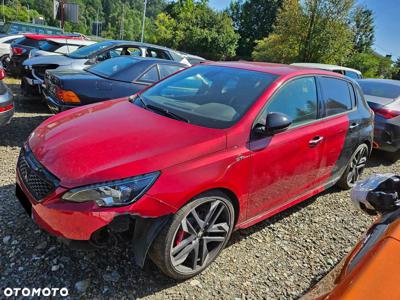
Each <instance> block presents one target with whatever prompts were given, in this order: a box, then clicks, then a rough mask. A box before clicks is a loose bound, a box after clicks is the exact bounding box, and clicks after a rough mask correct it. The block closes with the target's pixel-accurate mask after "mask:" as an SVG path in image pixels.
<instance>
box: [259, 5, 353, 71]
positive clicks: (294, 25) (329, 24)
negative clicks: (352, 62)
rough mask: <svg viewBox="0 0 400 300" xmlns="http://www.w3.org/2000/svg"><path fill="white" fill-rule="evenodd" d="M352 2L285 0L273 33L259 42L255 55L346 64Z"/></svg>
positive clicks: (271, 58)
mask: <svg viewBox="0 0 400 300" xmlns="http://www.w3.org/2000/svg"><path fill="white" fill-rule="evenodd" d="M353 5H354V1H353V0H304V1H299V0H285V1H284V2H283V6H282V8H281V9H280V10H279V12H278V15H277V20H276V23H275V25H274V31H273V34H271V35H270V36H269V37H267V38H265V39H264V40H263V41H259V42H258V43H257V46H256V48H255V50H254V52H253V58H254V59H258V60H268V61H273V62H283V63H291V62H295V61H302V62H319V63H336V64H343V63H344V61H345V59H346V58H347V56H348V55H349V53H350V51H351V49H352V42H351V31H350V28H349V26H348V18H349V15H350V11H351V9H352V7H353Z"/></svg>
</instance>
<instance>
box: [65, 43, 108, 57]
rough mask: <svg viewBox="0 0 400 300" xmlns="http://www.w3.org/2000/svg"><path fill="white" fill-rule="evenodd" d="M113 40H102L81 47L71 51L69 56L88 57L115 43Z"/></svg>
mask: <svg viewBox="0 0 400 300" xmlns="http://www.w3.org/2000/svg"><path fill="white" fill-rule="evenodd" d="M113 44H114V43H113V42H101V43H96V44H93V45H89V46H85V47H82V48H79V49H78V50H75V51H74V52H71V53H70V54H68V55H67V56H68V57H72V58H88V57H89V56H91V55H92V54H94V53H96V52H97V51H99V50H101V49H104V48H106V47H109V46H111V45H113Z"/></svg>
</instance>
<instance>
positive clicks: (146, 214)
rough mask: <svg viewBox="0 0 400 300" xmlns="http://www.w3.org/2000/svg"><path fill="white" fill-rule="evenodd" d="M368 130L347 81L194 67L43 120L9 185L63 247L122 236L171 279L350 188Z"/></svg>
mask: <svg viewBox="0 0 400 300" xmlns="http://www.w3.org/2000/svg"><path fill="white" fill-rule="evenodd" d="M372 133H373V113H372V111H371V110H370V109H369V107H368V106H367V104H366V102H365V100H364V97H363V95H362V93H361V91H360V88H359V86H358V85H357V84H356V83H355V82H354V81H352V80H351V79H349V78H346V77H344V76H342V75H340V74H335V73H330V72H327V71H322V70H311V69H301V68H298V67H293V66H286V65H273V64H262V63H247V62H226V63H205V64H202V65H197V66H194V67H191V68H189V69H186V70H184V71H181V72H179V73H176V74H175V75H173V76H170V77H167V78H166V79H164V80H162V81H160V82H158V83H156V84H155V85H153V86H151V87H149V88H148V89H146V90H144V91H142V92H139V93H138V94H136V95H133V96H131V97H130V98H124V99H116V100H111V101H106V102H102V103H98V104H93V105H89V106H86V107H81V108H75V109H72V110H70V111H67V112H63V113H61V114H59V115H56V116H53V117H51V118H49V119H48V120H46V121H45V122H44V123H42V124H41V125H40V126H39V127H38V128H37V129H36V130H34V132H33V133H32V134H31V135H30V137H29V139H28V141H27V142H26V144H25V145H24V147H23V148H22V150H21V154H20V157H19V160H18V166H17V186H16V193H17V196H18V199H19V200H20V202H21V203H22V204H23V206H24V207H25V208H26V210H27V211H28V213H29V214H30V215H31V216H32V218H33V220H34V221H35V222H36V223H37V224H38V225H39V226H40V227H42V228H43V229H45V230H47V231H48V232H49V233H51V234H53V235H55V236H57V237H60V238H61V239H63V240H65V241H66V242H67V243H69V244H70V245H71V246H81V245H82V244H87V245H90V246H94V247H96V246H97V247H106V246H111V245H113V244H114V243H115V242H116V241H119V240H121V239H126V240H128V241H130V242H131V243H132V247H133V253H134V259H135V260H136V262H137V263H138V264H139V265H143V264H144V262H145V259H146V257H150V258H151V259H152V260H153V261H154V262H155V264H156V265H158V266H159V267H160V269H161V270H162V271H163V272H164V273H165V274H167V275H168V276H170V277H173V278H176V279H185V278H188V277H191V276H194V275H196V274H198V273H199V272H201V271H202V270H204V269H205V268H206V267H207V266H208V265H209V264H210V263H211V262H212V261H213V260H214V259H215V258H216V257H217V256H218V254H219V253H220V252H221V250H222V249H223V248H224V246H225V245H226V243H227V241H228V239H229V237H230V235H231V233H232V231H233V230H235V229H239V228H245V227H248V226H251V225H253V224H255V223H257V222H259V221H261V220H263V219H266V218H268V217H270V216H272V215H274V214H276V213H278V212H280V211H282V210H284V209H286V208H288V207H290V206H292V205H295V204H296V203H299V202H300V201H303V200H305V199H307V198H309V197H310V196H312V195H315V194H317V193H319V192H321V191H323V190H325V189H327V188H328V187H330V186H332V185H334V184H337V185H338V186H340V187H341V188H344V189H348V188H350V187H352V186H353V185H354V183H355V182H356V181H357V179H358V178H359V176H360V174H361V173H362V171H363V169H364V167H365V164H366V161H367V159H368V157H369V153H370V150H371V145H372V140H373V136H372ZM84 242H87V243H84Z"/></svg>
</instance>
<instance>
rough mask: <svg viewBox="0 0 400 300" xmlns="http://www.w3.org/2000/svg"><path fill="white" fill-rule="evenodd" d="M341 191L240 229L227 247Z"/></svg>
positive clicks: (303, 203) (334, 190) (333, 188)
mask: <svg viewBox="0 0 400 300" xmlns="http://www.w3.org/2000/svg"><path fill="white" fill-rule="evenodd" d="M339 191H340V190H339V189H338V188H336V187H332V188H330V189H328V190H326V191H324V192H322V193H320V194H318V195H316V196H313V197H311V198H309V199H307V200H305V201H303V202H300V203H299V204H296V205H295V206H293V207H291V208H288V209H286V210H284V211H282V212H280V213H278V214H276V215H274V216H272V217H270V218H268V219H266V220H264V221H261V222H259V223H257V224H254V225H253V226H251V227H249V228H246V229H240V230H237V231H235V232H233V233H232V236H231V238H230V240H229V242H228V245H227V247H230V246H232V245H234V244H236V243H238V242H240V241H241V240H243V239H246V238H247V237H249V236H250V235H252V234H254V233H256V232H258V231H260V230H263V229H265V228H268V227H269V226H271V225H273V224H275V223H277V222H279V221H281V220H283V219H285V218H287V217H288V216H290V215H292V214H294V213H296V212H298V211H300V210H302V209H304V208H306V207H307V206H309V205H310V204H312V203H313V202H314V201H315V199H317V198H318V197H321V196H324V195H326V194H330V193H336V192H339Z"/></svg>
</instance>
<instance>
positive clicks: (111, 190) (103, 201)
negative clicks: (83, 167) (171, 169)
mask: <svg viewBox="0 0 400 300" xmlns="http://www.w3.org/2000/svg"><path fill="white" fill-rule="evenodd" d="M159 175H160V172H153V173H149V174H145V175H139V176H135V177H132V178H127V179H123V180H116V181H109V182H104V183H99V184H93V185H88V186H84V187H79V188H75V189H72V190H69V191H68V192H66V193H65V194H64V195H63V196H62V199H63V200H67V201H72V202H87V201H95V202H96V203H97V205H98V206H103V207H108V206H123V205H128V204H131V203H133V202H135V201H136V200H138V199H139V198H140V197H141V196H142V195H143V194H144V193H145V192H146V191H147V190H148V189H149V188H150V187H151V186H152V185H153V183H154V182H155V181H156V179H157V178H158V176H159Z"/></svg>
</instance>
